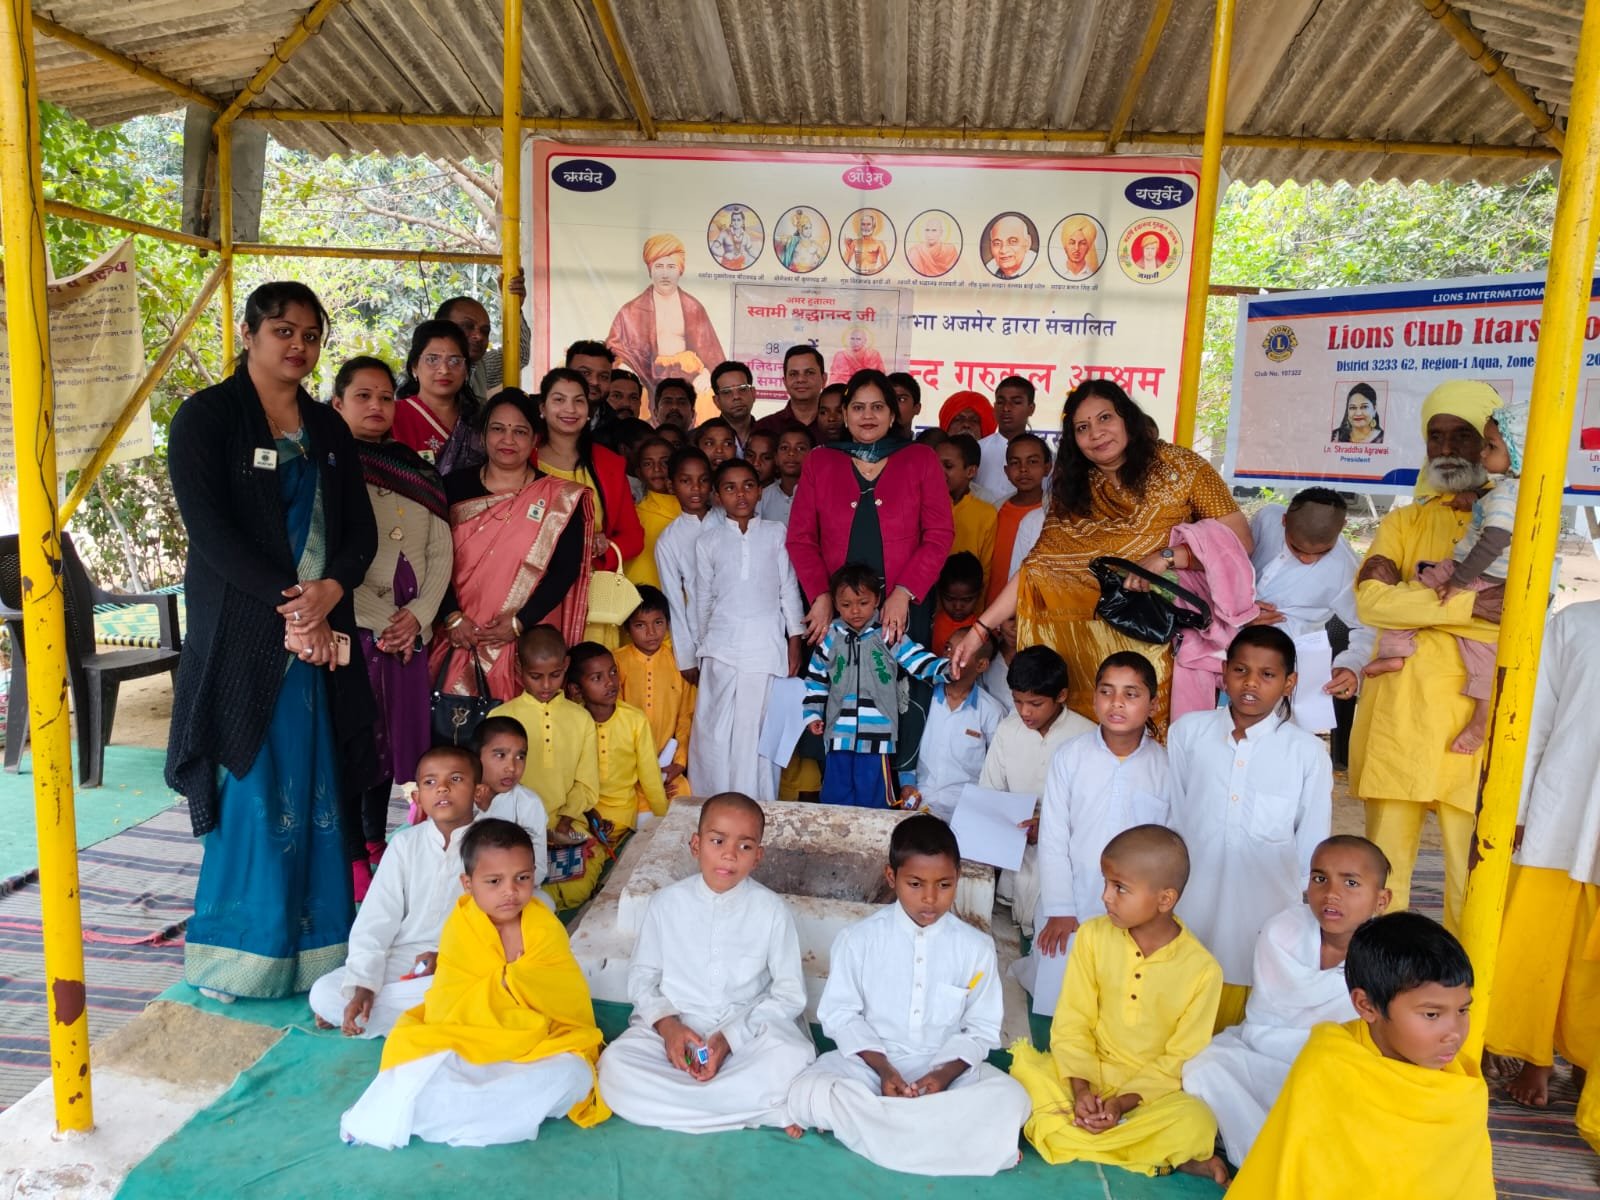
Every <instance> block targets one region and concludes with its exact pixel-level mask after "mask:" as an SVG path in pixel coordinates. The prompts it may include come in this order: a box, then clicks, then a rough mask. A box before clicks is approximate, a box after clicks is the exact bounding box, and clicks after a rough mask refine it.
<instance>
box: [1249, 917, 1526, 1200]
mask: <svg viewBox="0 0 1600 1200" xmlns="http://www.w3.org/2000/svg"><path fill="white" fill-rule="evenodd" d="M1344 974H1345V982H1346V983H1347V984H1348V985H1349V988H1350V1000H1351V1003H1353V1004H1354V1005H1355V1010H1356V1019H1355V1020H1354V1021H1351V1022H1349V1023H1347V1024H1344V1025H1331V1024H1324V1025H1318V1026H1317V1027H1316V1028H1315V1029H1313V1030H1312V1031H1311V1037H1310V1038H1309V1039H1308V1040H1307V1042H1306V1044H1305V1048H1304V1049H1303V1050H1301V1051H1300V1054H1299V1056H1298V1057H1297V1058H1296V1059H1295V1061H1294V1066H1292V1067H1291V1068H1290V1069H1289V1077H1288V1079H1287V1080H1286V1081H1285V1083H1284V1085H1283V1090H1282V1092H1280V1093H1279V1095H1278V1099H1277V1102H1276V1103H1275V1104H1274V1105H1273V1106H1272V1111H1271V1113H1269V1114H1268V1116H1267V1121H1266V1124H1265V1125H1264V1126H1262V1129H1261V1134H1260V1136H1259V1137H1258V1138H1257V1139H1256V1142H1255V1145H1254V1147H1253V1148H1252V1149H1251V1151H1250V1154H1249V1157H1247V1158H1246V1159H1245V1161H1244V1166H1243V1167H1242V1169H1241V1170H1240V1171H1239V1177H1238V1179H1236V1180H1235V1181H1234V1184H1233V1187H1232V1188H1230V1189H1229V1191H1228V1195H1229V1197H1230V1200H1238V1198H1242V1200H1279V1198H1280V1197H1284V1196H1314V1195H1322V1194H1325V1193H1326V1192H1327V1191H1328V1190H1329V1188H1330V1186H1335V1185H1336V1186H1337V1188H1338V1190H1339V1191H1340V1192H1342V1193H1344V1194H1347V1195H1351V1196H1449V1197H1451V1200H1493V1197H1494V1195H1495V1186H1494V1171H1493V1166H1492V1163H1491V1159H1490V1150H1489V1093H1488V1089H1487V1088H1486V1087H1485V1086H1484V1082H1483V1078H1482V1076H1481V1075H1480V1074H1479V1071H1478V1065H1477V1063H1476V1062H1475V1061H1474V1060H1473V1057H1472V1056H1471V1055H1467V1054H1462V1053H1461V1048H1462V1046H1463V1045H1464V1044H1465V1043H1466V1040H1467V1032H1468V1027H1469V1025H1470V1023H1471V1020H1470V1018H1471V1006H1472V983H1473V979H1472V962H1471V960H1469V959H1468V958H1467V955H1466V951H1464V950H1463V949H1462V948H1461V944H1460V943H1459V942H1457V941H1456V939H1455V938H1453V937H1451V936H1450V934H1449V933H1448V932H1447V931H1446V930H1445V929H1444V927H1443V926H1441V925H1438V924H1436V923H1435V922H1433V921H1430V920H1429V919H1428V918H1427V917H1424V916H1422V915H1420V914H1418V913H1410V912H1401V913H1391V914H1389V915H1387V916H1381V917H1376V918H1374V919H1373V920H1371V921H1368V922H1367V923H1366V924H1365V925H1363V926H1362V927H1361V928H1360V929H1358V930H1357V931H1356V932H1355V935H1354V936H1353V937H1352V938H1351V939H1350V949H1349V952H1348V953H1347V954H1346V956H1345V963H1344Z"/></svg>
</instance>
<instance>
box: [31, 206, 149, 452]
mask: <svg viewBox="0 0 1600 1200" xmlns="http://www.w3.org/2000/svg"><path fill="white" fill-rule="evenodd" d="M48 291H49V303H50V363H51V369H52V372H53V374H54V377H55V400H56V411H55V432H56V471H57V472H58V473H59V475H60V476H62V477H63V478H64V477H65V476H66V474H67V472H69V471H77V470H81V469H82V468H83V467H86V466H87V465H88V464H89V460H90V459H91V458H93V457H94V455H95V452H96V451H97V450H99V449H100V444H101V443H102V442H103V441H104V440H105V438H106V435H107V434H108V433H110V431H111V427H112V426H113V425H115V424H116V422H117V417H118V415H119V414H120V413H121V412H122V406H123V404H124V403H125V402H126V401H127V399H128V396H129V395H130V394H131V393H132V391H133V389H134V387H135V386H136V385H137V384H138V382H139V380H141V379H142V378H144V372H145V363H144V334H143V326H142V324H141V322H140V318H139V278H138V272H137V271H136V270H135V268H134V261H133V239H131V238H130V239H128V240H127V241H125V242H123V243H122V244H121V245H120V246H117V247H116V248H115V249H114V250H112V251H111V252H110V253H108V254H106V255H105V256H104V257H103V258H101V259H100V260H99V261H98V262H96V263H93V264H91V265H90V266H88V267H85V268H84V269H83V270H82V271H80V272H78V274H76V275H74V276H72V277H71V278H69V279H62V280H59V281H57V282H55V283H52V284H51V285H50V286H49V289H48ZM11 409H12V396H11V358H10V354H9V353H8V349H7V342H6V320H5V297H4V295H3V294H0V473H4V474H7V475H10V476H11V477H12V478H15V477H16V471H17V461H16V447H15V445H14V443H13V442H12V436H11ZM152 449H153V442H152V440H151V435H150V406H149V405H148V404H146V405H145V406H144V408H143V409H142V410H141V411H140V412H139V414H138V415H137V416H136V417H135V418H134V419H133V423H132V424H131V425H129V426H128V428H127V430H126V432H124V433H123V435H122V437H121V439H119V440H118V442H117V448H116V450H115V451H113V452H112V455H111V461H112V462H126V461H127V460H129V459H132V458H143V457H144V456H145V455H147V454H149V453H150V452H151V450H152Z"/></svg>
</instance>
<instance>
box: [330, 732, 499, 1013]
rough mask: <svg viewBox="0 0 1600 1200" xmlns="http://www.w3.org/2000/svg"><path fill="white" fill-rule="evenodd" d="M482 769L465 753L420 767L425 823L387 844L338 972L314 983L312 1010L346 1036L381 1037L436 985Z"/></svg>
mask: <svg viewBox="0 0 1600 1200" xmlns="http://www.w3.org/2000/svg"><path fill="white" fill-rule="evenodd" d="M480 774H481V768H480V766H479V763H478V758H477V756H476V755H474V754H473V753H472V751H470V750H469V749H467V748H466V747H465V746H436V747H434V748H433V749H432V750H429V751H428V752H427V753H426V754H424V755H423V756H422V757H421V758H420V759H419V760H418V761H417V803H418V804H419V805H420V806H421V807H422V811H423V814H424V816H425V819H424V820H423V821H422V823H421V824H418V825H407V826H405V827H404V828H402V829H400V830H399V831H398V832H397V833H395V835H394V836H393V837H392V838H390V839H389V849H388V850H387V851H385V852H384V855H383V861H382V862H381V863H379V864H378V873H377V874H376V875H374V876H373V878H372V887H371V888H370V889H369V890H368V892H367V898H366V899H365V900H364V901H362V903H361V908H360V911H358V912H357V913H356V919H355V924H353V925H352V926H351V927H350V943H349V952H348V954H347V956H346V958H345V963H344V966H342V967H340V968H339V969H338V970H337V971H330V972H329V973H328V974H326V975H324V976H323V977H322V978H321V979H319V980H317V981H316V982H315V983H313V984H312V985H311V995H310V997H309V1000H310V1003H311V1011H312V1012H314V1013H315V1014H316V1016H317V1023H318V1024H319V1025H321V1026H323V1027H325V1028H334V1027H337V1028H340V1029H342V1030H343V1031H344V1034H345V1036H346V1037H369V1038H373V1037H384V1036H386V1035H387V1034H388V1032H389V1031H390V1030H391V1029H393V1028H394V1023H395V1022H396V1021H397V1020H399V1019H400V1014H401V1013H403V1012H405V1011H406V1009H408V1008H411V1007H412V1006H413V1005H416V1004H420V1003H421V1002H422V997H423V995H424V994H425V993H426V992H427V990H428V985H429V984H430V983H431V982H433V969H434V964H435V962H436V961H437V959H438V950H439V931H440V930H442V929H443V928H444V923H445V919H446V918H447V917H448V916H449V915H450V912H451V910H452V909H453V908H454V907H455V903H456V901H457V900H459V899H460V898H461V839H462V837H463V836H465V834H466V831H467V830H468V829H469V828H470V827H471V825H472V822H473V820H474V818H475V817H476V816H477V809H476V808H475V807H474V805H473V793H474V792H475V790H476V789H477V786H478V780H479V777H480Z"/></svg>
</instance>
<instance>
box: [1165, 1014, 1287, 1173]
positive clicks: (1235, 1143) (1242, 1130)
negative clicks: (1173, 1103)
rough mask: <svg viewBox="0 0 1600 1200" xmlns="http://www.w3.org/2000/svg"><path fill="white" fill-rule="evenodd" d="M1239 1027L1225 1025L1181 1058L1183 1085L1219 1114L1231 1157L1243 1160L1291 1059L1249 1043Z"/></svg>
mask: <svg viewBox="0 0 1600 1200" xmlns="http://www.w3.org/2000/svg"><path fill="white" fill-rule="evenodd" d="M1240 1029H1241V1026H1237V1025H1235V1026H1233V1027H1232V1028H1230V1029H1224V1030H1223V1031H1222V1032H1221V1033H1219V1034H1217V1036H1216V1037H1214V1038H1212V1039H1211V1042H1210V1044H1209V1045H1207V1046H1206V1048H1205V1049H1204V1050H1202V1051H1200V1053H1199V1054H1196V1055H1195V1056H1194V1057H1193V1058H1191V1059H1190V1060H1189V1061H1188V1062H1186V1063H1184V1064H1183V1090H1184V1091H1186V1092H1188V1093H1189V1094H1190V1095H1191V1096H1198V1097H1199V1098H1200V1099H1201V1100H1204V1101H1205V1102H1206V1104H1207V1105H1209V1106H1210V1108H1211V1111H1212V1112H1213V1113H1214V1114H1216V1118H1217V1131H1218V1132H1219V1133H1221V1134H1222V1144H1223V1146H1224V1147H1225V1148H1226V1149H1227V1151H1228V1161H1229V1162H1234V1163H1242V1162H1244V1159H1245V1155H1247V1154H1249V1153H1250V1147H1251V1146H1253V1145H1255V1142H1256V1138H1257V1137H1258V1136H1260V1133H1261V1127H1262V1126H1263V1125H1265V1124H1266V1122H1267V1113H1268V1111H1269V1110H1270V1109H1271V1108H1272V1106H1273V1104H1274V1103H1275V1102H1276V1101H1277V1099H1278V1093H1279V1092H1281V1091H1282V1090H1283V1084H1284V1081H1285V1080H1287V1079H1288V1078H1289V1067H1290V1065H1291V1063H1292V1062H1293V1060H1292V1059H1289V1060H1284V1059H1280V1058H1276V1057H1274V1056H1272V1055H1270V1054H1262V1053H1261V1052H1260V1051H1258V1050H1253V1049H1251V1048H1250V1047H1249V1046H1247V1045H1246V1044H1245V1042H1244V1039H1243V1038H1242V1037H1241V1036H1240Z"/></svg>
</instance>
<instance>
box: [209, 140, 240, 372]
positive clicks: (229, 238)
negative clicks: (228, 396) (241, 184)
mask: <svg viewBox="0 0 1600 1200" xmlns="http://www.w3.org/2000/svg"><path fill="white" fill-rule="evenodd" d="M212 130H213V132H214V133H215V135H216V139H217V234H218V238H219V240H218V243H217V245H218V248H219V249H220V250H221V252H222V266H223V275H222V369H223V370H224V371H230V370H232V369H233V359H234V354H235V353H236V351H235V346H234V342H235V339H237V337H238V330H237V328H236V327H235V325H234V323H233V251H234V246H233V129H232V127H231V126H229V125H224V124H223V123H222V122H220V121H219V122H217V123H216V124H215V125H213V126H212Z"/></svg>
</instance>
